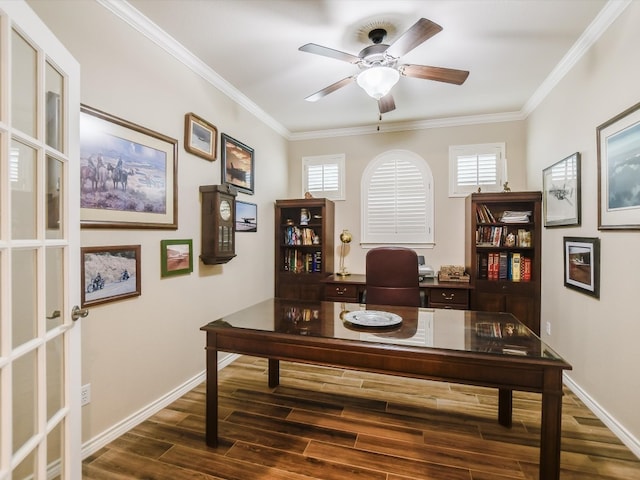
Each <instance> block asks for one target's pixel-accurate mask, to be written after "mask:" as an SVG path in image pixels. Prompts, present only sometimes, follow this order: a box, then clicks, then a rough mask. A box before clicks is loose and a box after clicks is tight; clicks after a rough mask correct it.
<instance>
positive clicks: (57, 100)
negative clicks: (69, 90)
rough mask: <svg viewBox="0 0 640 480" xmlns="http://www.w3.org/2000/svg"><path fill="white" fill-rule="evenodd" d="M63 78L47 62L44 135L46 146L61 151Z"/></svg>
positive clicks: (62, 137) (62, 147)
mask: <svg viewBox="0 0 640 480" xmlns="http://www.w3.org/2000/svg"><path fill="white" fill-rule="evenodd" d="M63 94H64V78H63V77H62V75H61V74H60V72H58V70H56V69H55V67H54V66H53V65H51V63H49V62H47V66H46V69H45V95H46V98H45V105H46V109H47V111H46V113H45V115H46V134H45V139H46V143H47V145H48V146H50V147H51V148H55V149H56V150H60V151H63V150H64V145H63V144H62V140H63V139H64V135H63V131H62V127H63V126H64V123H63V122H62V106H63V105H64V98H63V97H62V96H63Z"/></svg>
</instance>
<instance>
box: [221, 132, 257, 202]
mask: <svg viewBox="0 0 640 480" xmlns="http://www.w3.org/2000/svg"><path fill="white" fill-rule="evenodd" d="M221 138H222V144H221V148H220V150H221V154H222V183H225V184H227V185H232V186H233V187H235V188H236V189H237V190H238V191H240V192H244V193H248V194H249V195H253V192H254V175H253V172H254V152H253V148H251V147H248V146H247V145H245V144H244V143H242V142H239V141H238V140H236V139H234V138H231V137H230V136H228V135H226V134H224V133H223V134H222V135H221Z"/></svg>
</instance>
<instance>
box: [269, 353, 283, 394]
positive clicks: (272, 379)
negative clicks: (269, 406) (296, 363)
mask: <svg viewBox="0 0 640 480" xmlns="http://www.w3.org/2000/svg"><path fill="white" fill-rule="evenodd" d="M278 385H280V360H276V359H275V358H270V359H269V387H270V388H274V387H277V386H278Z"/></svg>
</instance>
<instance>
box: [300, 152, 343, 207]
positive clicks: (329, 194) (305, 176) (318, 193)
mask: <svg viewBox="0 0 640 480" xmlns="http://www.w3.org/2000/svg"><path fill="white" fill-rule="evenodd" d="M313 167H321V168H322V169H323V173H322V179H321V180H320V181H321V183H322V184H323V187H322V188H321V189H315V190H312V189H311V187H310V186H309V172H310V169H311V168H313ZM326 167H337V169H338V172H337V175H338V178H337V185H336V187H337V190H334V189H331V190H325V188H324V185H325V182H326V180H327V179H326V177H325V174H324V169H325V168H326ZM344 168H345V155H344V153H339V154H333V155H316V156H312V157H302V196H304V194H305V193H307V192H309V193H310V194H311V195H313V196H314V197H324V198H328V199H329V200H334V201H335V200H344V199H345V188H344V183H345V178H344V177H345V173H344Z"/></svg>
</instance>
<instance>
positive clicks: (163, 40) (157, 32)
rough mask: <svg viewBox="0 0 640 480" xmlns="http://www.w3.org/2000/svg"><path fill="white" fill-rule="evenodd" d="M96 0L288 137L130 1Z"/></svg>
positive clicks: (264, 113)
mask: <svg viewBox="0 0 640 480" xmlns="http://www.w3.org/2000/svg"><path fill="white" fill-rule="evenodd" d="M96 1H97V2H98V3H99V4H100V5H102V6H103V7H104V8H106V9H107V10H109V11H110V12H111V13H113V14H114V15H115V16H117V17H118V18H120V19H121V20H124V21H125V22H126V23H128V24H129V25H131V26H132V27H133V28H135V29H136V30H137V31H139V32H140V33H142V34H143V35H144V36H145V37H147V38H148V39H149V40H151V41H152V42H154V43H155V44H156V45H158V46H159V47H161V48H162V49H164V50H165V51H166V52H167V53H169V54H170V55H172V56H174V57H175V58H176V59H177V60H179V61H180V62H182V63H183V64H184V65H185V66H186V67H188V68H189V69H191V70H192V71H193V72H194V73H196V74H198V75H200V76H201V77H202V78H203V79H205V80H206V81H208V82H209V83H210V84H211V85H213V86H214V87H216V88H217V89H218V90H220V91H221V92H222V93H224V94H225V95H227V96H228V97H229V98H230V99H231V100H233V101H234V102H236V103H238V104H239V105H240V106H242V107H243V108H245V109H246V110H247V111H248V112H250V113H251V114H253V115H254V116H255V117H256V118H258V119H259V120H260V121H262V122H263V123H264V124H265V125H267V126H269V127H270V128H272V129H273V130H274V131H276V132H277V133H279V134H280V135H282V136H283V137H285V138H288V137H289V135H290V132H289V131H288V130H287V129H286V128H285V127H284V126H282V124H280V123H279V122H277V121H276V120H275V119H274V118H273V117H271V116H270V115H268V114H267V113H266V112H265V111H264V110H262V109H261V108H260V107H258V106H257V105H256V104H255V103H253V102H252V101H251V100H249V98H247V97H246V96H245V95H243V94H242V93H241V92H240V91H239V90H238V89H236V88H235V87H234V86H233V85H231V84H230V83H229V82H227V81H226V80H225V79H224V78H222V77H221V76H220V75H218V74H217V73H216V72H215V71H214V70H213V69H212V68H211V67H209V66H208V65H207V64H205V63H204V62H203V61H202V60H200V59H199V58H198V57H196V56H195V55H194V54H193V53H191V51H189V50H188V49H187V48H186V47H185V46H184V45H182V44H181V43H180V42H178V41H177V40H176V39H175V38H173V37H172V36H171V35H169V34H167V32H165V31H164V30H162V29H161V28H160V27H159V26H158V25H156V24H155V23H154V22H152V21H151V20H150V19H149V18H148V17H146V16H144V15H143V14H142V13H140V11H139V10H137V9H136V8H134V7H133V6H132V5H131V4H130V3H129V2H127V1H122V0H96Z"/></svg>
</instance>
